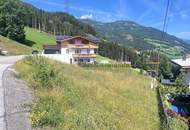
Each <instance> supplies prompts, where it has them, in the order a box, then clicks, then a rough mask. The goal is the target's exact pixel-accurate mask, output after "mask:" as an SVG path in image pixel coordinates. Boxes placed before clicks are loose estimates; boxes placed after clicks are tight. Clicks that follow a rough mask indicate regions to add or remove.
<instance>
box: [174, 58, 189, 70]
mask: <svg viewBox="0 0 190 130" xmlns="http://www.w3.org/2000/svg"><path fill="white" fill-rule="evenodd" d="M172 63H174V64H176V65H178V66H180V67H181V68H183V69H190V58H186V59H175V60H172Z"/></svg>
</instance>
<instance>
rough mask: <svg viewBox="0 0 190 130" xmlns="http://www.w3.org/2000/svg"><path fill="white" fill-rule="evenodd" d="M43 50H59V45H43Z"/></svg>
mask: <svg viewBox="0 0 190 130" xmlns="http://www.w3.org/2000/svg"><path fill="white" fill-rule="evenodd" d="M43 48H44V49H46V50H59V49H60V46H59V45H44V46H43Z"/></svg>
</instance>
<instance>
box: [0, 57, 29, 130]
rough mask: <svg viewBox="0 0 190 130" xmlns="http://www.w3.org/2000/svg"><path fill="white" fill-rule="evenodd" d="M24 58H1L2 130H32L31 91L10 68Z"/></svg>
mask: <svg viewBox="0 0 190 130" xmlns="http://www.w3.org/2000/svg"><path fill="white" fill-rule="evenodd" d="M23 57H24V56H9V57H2V56H0V130H30V129H31V128H30V126H29V123H28V119H27V118H28V110H29V107H27V106H26V104H27V103H29V102H31V97H32V96H31V91H30V90H29V88H27V86H26V85H25V84H24V83H23V82H22V81H21V80H19V79H17V78H16V76H15V74H14V71H11V70H9V69H8V68H9V67H10V66H12V65H13V64H15V62H16V61H18V60H21V59H22V58H23Z"/></svg>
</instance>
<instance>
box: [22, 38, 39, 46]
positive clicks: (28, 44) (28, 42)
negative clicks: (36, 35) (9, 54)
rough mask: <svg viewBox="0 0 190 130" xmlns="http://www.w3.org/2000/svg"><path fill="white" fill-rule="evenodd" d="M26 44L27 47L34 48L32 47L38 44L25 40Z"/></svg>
mask: <svg viewBox="0 0 190 130" xmlns="http://www.w3.org/2000/svg"><path fill="white" fill-rule="evenodd" d="M24 44H25V45H27V46H30V47H32V46H33V45H34V44H36V43H35V42H33V41H30V40H28V39H25V41H24Z"/></svg>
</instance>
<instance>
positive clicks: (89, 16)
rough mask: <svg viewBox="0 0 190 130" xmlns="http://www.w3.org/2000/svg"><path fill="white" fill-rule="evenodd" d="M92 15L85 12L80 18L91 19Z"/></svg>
mask: <svg viewBox="0 0 190 130" xmlns="http://www.w3.org/2000/svg"><path fill="white" fill-rule="evenodd" d="M92 18H93V15H92V14H85V15H82V16H81V17H80V19H92Z"/></svg>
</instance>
